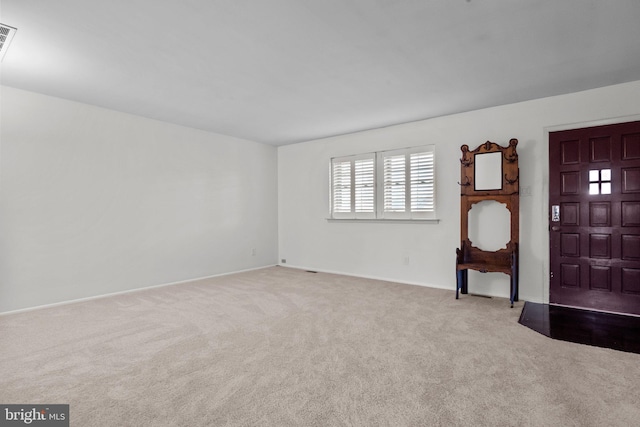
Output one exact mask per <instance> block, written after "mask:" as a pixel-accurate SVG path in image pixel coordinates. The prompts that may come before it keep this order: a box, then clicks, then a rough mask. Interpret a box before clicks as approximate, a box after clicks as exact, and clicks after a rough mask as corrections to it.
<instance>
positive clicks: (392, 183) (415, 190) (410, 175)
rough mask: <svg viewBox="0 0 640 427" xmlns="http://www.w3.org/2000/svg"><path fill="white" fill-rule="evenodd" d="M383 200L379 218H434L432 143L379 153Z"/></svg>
mask: <svg viewBox="0 0 640 427" xmlns="http://www.w3.org/2000/svg"><path fill="white" fill-rule="evenodd" d="M378 168H379V169H380V170H381V172H380V171H379V172H378V173H379V176H380V179H381V182H382V186H381V187H382V188H381V189H380V190H379V192H380V198H381V199H382V201H381V204H380V206H379V217H381V218H388V219H393V218H396V219H428V218H435V156H434V149H433V146H432V145H431V146H424V147H415V148H407V149H402V150H393V151H383V152H381V153H378Z"/></svg>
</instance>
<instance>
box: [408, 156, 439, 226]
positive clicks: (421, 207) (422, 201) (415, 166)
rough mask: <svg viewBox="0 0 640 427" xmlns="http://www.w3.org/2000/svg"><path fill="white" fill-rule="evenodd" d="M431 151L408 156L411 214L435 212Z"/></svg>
mask: <svg viewBox="0 0 640 427" xmlns="http://www.w3.org/2000/svg"><path fill="white" fill-rule="evenodd" d="M433 157H434V156H433V151H431V152H426V151H424V152H419V153H412V154H410V155H409V159H410V161H409V163H410V165H411V212H419V213H428V212H433V211H434V210H435V200H434V199H435V182H434V177H435V175H434V158H433Z"/></svg>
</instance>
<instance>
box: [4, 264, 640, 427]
mask: <svg viewBox="0 0 640 427" xmlns="http://www.w3.org/2000/svg"><path fill="white" fill-rule="evenodd" d="M521 307H522V303H518V304H517V306H516V308H513V309H510V308H509V304H508V301H507V300H503V299H495V298H494V299H485V298H479V297H472V296H464V297H463V299H461V300H458V301H456V300H455V299H454V292H453V291H446V290H438V289H430V288H425V287H419V286H409V285H402V284H396V283H389V282H383V281H375V280H367V279H360V278H353V277H347V276H340V275H332V274H323V273H317V274H314V273H308V272H304V271H301V270H295V269H289V268H282V267H272V268H267V269H262V270H256V271H251V272H246V273H240V274H235V275H230V276H225V277H219V278H214V279H208V280H203V281H199V282H191V283H186V284H181V285H174V286H167V287H162V288H156V289H152V290H146V291H140V292H135V293H129V294H124V295H118V296H112V297H106V298H100V299H96V300H91V301H86V302H79V303H74V304H68V305H63V306H57V307H51V308H45V309H39V310H34V311H30V312H24V313H16V314H9V315H4V316H0V403H4V404H7V403H47V404H52V403H68V404H70V418H71V425H72V426H502V425H505V426H507V425H510V426H511V425H513V426H633V425H639V423H640V355H637V354H632V353H623V352H619V351H615V350H610V349H603V348H596V347H589V346H585V345H580V344H573V343H568V342H561V341H554V340H551V339H549V338H547V337H544V336H542V335H540V334H538V333H536V332H534V331H532V330H530V329H527V328H525V327H524V326H522V325H520V324H518V322H517V320H518V316H519V314H520V311H521Z"/></svg>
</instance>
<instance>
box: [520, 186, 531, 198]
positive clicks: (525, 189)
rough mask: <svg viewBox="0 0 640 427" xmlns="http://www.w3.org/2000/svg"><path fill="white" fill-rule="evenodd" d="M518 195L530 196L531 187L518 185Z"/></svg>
mask: <svg viewBox="0 0 640 427" xmlns="http://www.w3.org/2000/svg"><path fill="white" fill-rule="evenodd" d="M520 196H521V197H529V196H531V187H529V186H528V185H527V186H523V187H520Z"/></svg>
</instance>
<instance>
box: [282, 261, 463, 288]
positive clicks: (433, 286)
mask: <svg viewBox="0 0 640 427" xmlns="http://www.w3.org/2000/svg"><path fill="white" fill-rule="evenodd" d="M278 266H280V267H285V268H295V269H297V270H307V271H317V272H319V273H328V274H340V275H342V276H350V277H359V278H361V279H371V280H381V281H384V282H393V283H401V284H403V285H412V286H423V287H426V288H435V289H446V290H449V291H455V290H456V287H455V283H454V285H453V287H451V286H442V285H437V284H433V283H423V282H412V281H409V280H398V279H395V278H391V277H383V276H370V275H363V274H354V273H346V272H344V271H336V270H323V269H320V270H319V269H317V268H313V267H303V266H297V265H290V264H278Z"/></svg>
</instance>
